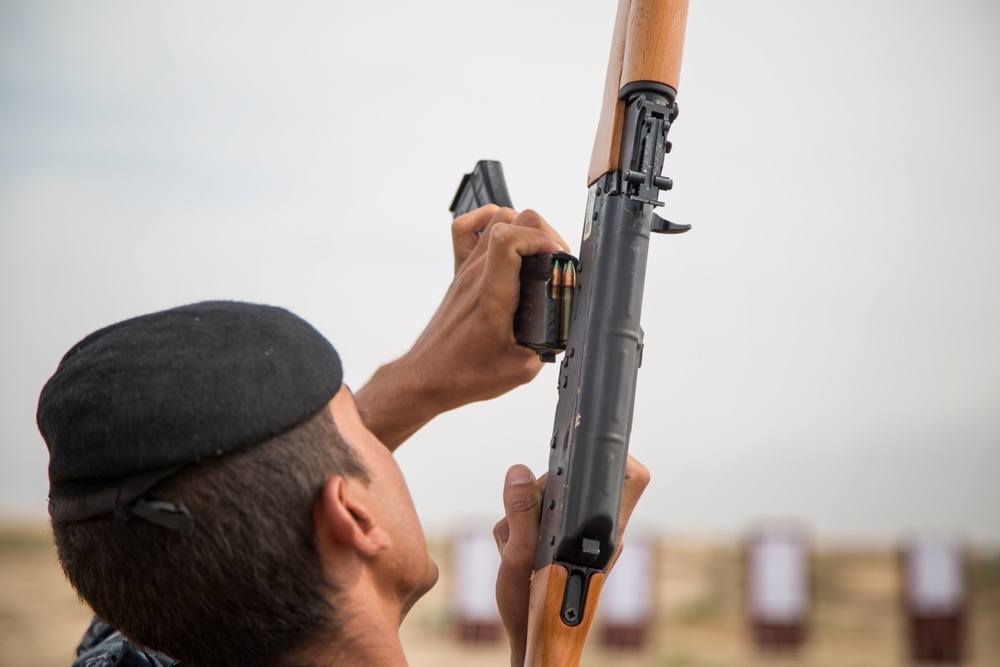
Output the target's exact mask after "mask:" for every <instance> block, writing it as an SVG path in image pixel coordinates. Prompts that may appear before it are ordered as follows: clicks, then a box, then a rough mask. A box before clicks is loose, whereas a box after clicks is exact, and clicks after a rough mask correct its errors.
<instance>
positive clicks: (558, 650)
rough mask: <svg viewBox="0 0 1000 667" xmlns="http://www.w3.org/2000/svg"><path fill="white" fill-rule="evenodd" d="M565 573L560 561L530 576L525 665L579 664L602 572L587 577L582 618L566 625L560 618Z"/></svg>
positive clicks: (530, 666) (566, 574)
mask: <svg viewBox="0 0 1000 667" xmlns="http://www.w3.org/2000/svg"><path fill="white" fill-rule="evenodd" d="M568 578H569V573H568V572H567V571H566V568H564V567H563V566H562V565H555V564H553V565H549V566H548V567H545V568H543V569H541V570H538V571H537V572H535V573H534V575H533V576H532V578H531V602H530V604H529V613H528V651H527V654H526V655H525V659H524V665H525V667H567V666H568V665H579V664H580V659H581V658H582V657H583V647H584V646H585V645H586V644H587V634H588V633H589V632H590V626H591V625H592V624H593V622H594V613H595V612H596V611H597V598H598V597H599V596H600V594H601V587H602V586H603V585H604V575H603V574H595V575H593V576H592V577H591V578H590V585H589V587H588V589H587V601H586V604H585V605H584V610H585V611H584V614H583V619H582V620H581V621H580V623H579V624H578V625H575V626H573V627H570V626H567V625H565V624H564V623H563V622H562V619H561V618H560V613H559V612H560V609H561V608H562V603H563V594H564V593H565V591H566V580H567V579H568Z"/></svg>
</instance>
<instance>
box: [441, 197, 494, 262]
mask: <svg viewBox="0 0 1000 667" xmlns="http://www.w3.org/2000/svg"><path fill="white" fill-rule="evenodd" d="M499 210H500V207H499V206H497V205H496V204H487V205H486V206H482V207H480V208H477V209H476V210H474V211H469V212H468V213H466V214H465V215H460V216H458V217H457V218H455V220H454V222H452V223H451V240H452V247H453V248H454V250H455V271H456V272H458V267H460V266H461V265H462V262H464V261H465V260H466V259H467V258H468V257H469V255H470V254H472V251H473V250H475V249H476V244H477V243H478V242H479V237H480V235H481V234H482V233H483V230H485V229H486V225H488V224H489V222H490V220H492V219H493V216H494V215H495V214H496V212H497V211H499Z"/></svg>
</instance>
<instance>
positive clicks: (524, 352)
mask: <svg viewBox="0 0 1000 667" xmlns="http://www.w3.org/2000/svg"><path fill="white" fill-rule="evenodd" d="M452 239H453V244H454V251H455V278H454V280H453V281H452V284H451V287H450V288H449V289H448V292H447V293H446V294H445V296H444V299H443V300H442V302H441V305H440V306H439V307H438V309H437V312H436V313H435V314H434V317H433V318H432V319H431V321H430V323H429V324H428V325H427V328H426V329H424V331H423V333H422V334H421V335H420V337H419V338H418V339H417V342H416V343H414V345H413V347H412V349H411V350H410V351H409V352H407V353H406V354H405V355H403V356H402V357H401V358H400V359H398V360H396V361H394V362H392V363H391V364H387V365H386V366H383V367H381V368H380V369H379V370H378V371H376V373H375V375H374V376H373V377H372V379H371V380H370V381H369V382H368V384H366V385H365V386H364V387H362V388H361V390H360V391H358V392H357V394H356V399H357V402H358V407H359V409H360V411H361V415H362V418H363V419H364V421H365V424H366V425H367V426H368V428H369V429H370V430H371V431H372V432H373V433H374V434H375V435H376V436H378V437H379V438H380V439H381V440H382V442H383V443H385V445H386V446H387V447H389V449H395V448H396V447H397V446H399V444H401V443H402V442H403V441H404V440H406V439H407V438H408V437H410V436H411V435H412V434H413V433H415V432H416V431H417V430H418V429H419V428H420V427H421V426H423V425H424V424H426V423H427V422H429V421H430V420H431V419H433V418H434V417H435V416H437V415H439V414H441V413H442V412H446V411H448V410H452V409H454V408H457V407H460V406H462V405H466V404H468V403H472V402H474V401H482V400H486V399H490V398H495V397H497V396H500V395H501V394H503V393H505V392H507V391H509V390H511V389H513V388H514V387H516V386H518V385H521V384H524V383H525V382H528V381H529V380H531V379H532V378H534V377H535V375H537V374H538V371H539V370H540V369H541V367H542V364H541V362H540V361H539V360H538V357H537V355H536V354H535V353H534V352H532V351H531V350H529V349H528V348H526V347H524V346H522V345H518V343H517V341H516V340H515V339H514V325H513V322H514V312H515V311H516V310H517V302H518V297H519V293H520V282H519V280H518V276H519V274H520V271H521V258H522V257H526V256H528V255H536V254H539V253H545V252H556V251H560V250H562V251H568V250H569V248H568V246H567V245H566V243H565V242H564V241H563V240H562V238H560V237H559V234H557V233H556V232H555V230H553V229H552V228H551V227H550V226H549V225H548V223H547V222H545V220H543V219H542V217H541V216H539V215H538V214H537V213H535V212H534V211H530V210H529V211H522V212H521V213H516V212H515V211H513V210H511V209H502V208H498V207H496V206H493V205H490V206H484V207H482V208H479V209H476V210H475V211H472V212H470V213H467V214H465V215H463V216H460V217H458V218H456V219H455V221H454V223H453V224H452Z"/></svg>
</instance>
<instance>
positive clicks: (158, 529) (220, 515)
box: [38, 302, 432, 665]
mask: <svg viewBox="0 0 1000 667" xmlns="http://www.w3.org/2000/svg"><path fill="white" fill-rule="evenodd" d="M341 380H342V371H341V365H340V360H339V358H338V356H337V353H336V351H335V350H334V349H333V347H332V346H330V344H329V343H328V342H327V341H326V340H325V339H324V338H323V337H322V336H321V335H320V334H319V333H318V332H316V331H315V329H313V328H312V327H311V326H309V325H308V324H307V323H306V322H304V321H303V320H301V319H299V318H298V317H296V316H294V315H292V314H291V313H288V312H287V311H284V310H281V309H278V308H272V307H267V306H258V305H253V304H243V303H232V302H208V303H201V304H194V305H191V306H184V307H181V308H175V309H172V310H168V311H163V312H160V313H153V314H151V315H146V316H143V317H139V318H134V319H132V320H126V321H125V322H121V323H119V324H116V325H113V326H110V327H107V328H105V329H102V330H100V331H98V332H95V333H94V334H91V335H90V336H88V337H87V338H85V339H84V340H83V341H81V342H80V343H78V344H77V345H76V346H75V347H74V348H72V349H71V350H70V351H69V352H68V353H67V354H66V356H65V357H64V358H63V360H62V362H61V363H60V365H59V368H58V369H57V371H56V373H55V374H54V375H53V377H52V378H51V379H50V380H49V382H48V383H47V384H46V386H45V388H44V389H43V391H42V394H41V397H40V399H39V409H38V423H39V428H40V430H41V432H42V435H43V436H44V437H45V440H46V443H47V445H48V447H49V450H50V457H51V458H50V466H49V477H50V505H49V509H50V513H51V515H52V523H53V531H54V533H55V538H56V543H57V546H58V549H59V555H60V560H61V561H62V564H63V568H64V569H65V571H66V573H67V576H68V577H69V579H70V581H71V582H72V583H73V585H74V586H75V587H76V589H77V591H78V592H79V593H80V595H81V597H83V598H84V599H85V600H86V601H87V602H88V603H89V604H90V605H91V606H92V607H93V608H94V610H95V611H96V612H97V613H98V615H100V616H101V617H102V618H103V619H104V620H106V621H108V622H109V623H110V624H112V625H114V626H115V627H117V628H118V629H119V630H121V631H122V632H123V633H124V634H125V635H126V636H128V637H130V638H131V639H133V640H134V641H136V642H138V643H140V644H144V645H146V646H149V647H151V648H154V649H156V650H159V651H162V652H164V653H168V654H170V655H172V656H173V657H175V658H179V659H181V660H182V661H183V662H185V663H188V664H192V665H229V664H233V665H236V664H239V665H252V664H278V662H279V660H278V659H279V658H281V657H282V656H285V655H287V654H289V653H290V652H299V651H301V650H302V649H303V647H306V646H309V645H316V644H317V643H321V642H322V641H326V640H329V638H330V637H331V636H335V632H336V628H337V626H338V624H339V623H341V622H342V621H343V618H344V617H345V616H346V615H349V614H350V613H351V610H345V609H341V608H340V606H341V605H340V604H339V603H340V602H341V597H342V596H341V589H343V588H349V587H350V586H351V585H352V582H351V581H350V580H349V579H347V578H345V577H344V576H343V573H342V572H340V566H341V565H342V564H343V565H344V566H346V567H348V568H350V567H353V566H354V565H353V564H356V563H357V562H358V561H359V559H360V560H363V561H365V567H366V568H367V569H368V570H371V569H373V568H374V571H376V572H382V571H384V572H386V573H395V572H397V571H398V568H397V569H396V570H394V569H392V567H389V566H388V565H386V564H385V561H387V560H390V559H391V558H396V557H397V556H396V554H398V553H399V552H400V549H398V548H393V546H394V544H396V543H400V546H403V547H408V546H417V547H419V548H422V549H423V554H421V555H420V558H423V559H424V560H426V555H425V554H426V546H425V545H424V544H423V536H422V533H421V532H420V529H419V524H417V523H416V514H415V512H414V511H413V510H412V503H411V502H409V496H408V495H407V492H406V490H405V485H404V484H403V483H402V478H401V476H400V477H398V479H397V478H396V477H395V475H398V468H396V469H395V471H393V467H394V466H395V463H394V461H392V460H391V456H389V453H388V451H387V450H385V449H384V448H383V447H381V446H380V443H378V440H377V439H376V438H375V437H374V436H372V435H371V433H369V432H368V431H367V429H365V428H364V426H363V424H361V422H360V418H358V417H357V409H356V407H355V406H354V402H353V397H351V396H350V392H349V391H346V388H342V383H341ZM341 422H343V424H344V433H345V435H344V436H342V434H341V432H340V429H339V428H338V427H340V425H341ZM376 445H378V447H376ZM379 449H381V451H379ZM383 455H384V456H385V457H388V459H389V460H388V461H386V460H385V459H384V458H383ZM390 464H391V465H390ZM394 501H396V502H395V503H394ZM397 505H398V506H397ZM338 507H341V508H346V509H344V510H342V511H346V512H347V513H348V519H349V521H353V522H354V523H353V525H354V528H353V529H352V527H351V526H350V525H347V524H346V523H345V524H344V525H342V526H337V525H336V522H334V524H333V525H331V519H332V518H333V517H334V515H335V514H336V511H337V508H338ZM359 515H360V516H359ZM394 517H395V518H398V519H399V522H398V524H392V519H393V518H394ZM345 521H347V520H345ZM365 522H367V524H366V523H365ZM359 526H362V528H360V529H359V528H358V527H359ZM365 526H367V527H365ZM351 530H355V532H357V531H358V530H361V532H364V531H365V530H367V532H368V534H369V535H376V537H378V536H379V535H381V537H380V538H379V539H377V540H376V544H374V546H372V545H368V547H370V548H369V549H368V551H369V553H364V549H365V548H366V546H365V543H364V540H356V539H354V538H352V537H351V536H350V533H351ZM380 531H381V532H380ZM408 540H409V541H412V542H413V544H412V545H411V544H406V542H407V541H408ZM409 555H410V557H411V558H413V557H414V554H412V553H411V554H409ZM348 556H350V557H348ZM420 558H418V561H419V560H420ZM393 567H395V565H393ZM417 569H419V568H417ZM424 569H426V567H425V568H424ZM413 571H415V568H414V567H413V566H410V568H409V570H407V572H413ZM392 578H393V577H391V576H390V577H388V579H392ZM408 578H413V577H409V575H407V576H399V577H396V579H399V581H398V582H396V583H395V584H393V585H395V586H397V587H398V588H400V589H406V588H410V589H414V592H415V593H416V594H419V592H422V590H425V589H426V580H428V579H430V575H429V574H427V573H422V574H420V575H419V576H417V577H416V578H418V579H421V583H420V585H414V584H413V583H412V582H408V581H407V580H408ZM431 583H432V581H431ZM416 589H420V590H416ZM331 633H332V634H331Z"/></svg>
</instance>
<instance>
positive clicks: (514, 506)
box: [506, 487, 538, 514]
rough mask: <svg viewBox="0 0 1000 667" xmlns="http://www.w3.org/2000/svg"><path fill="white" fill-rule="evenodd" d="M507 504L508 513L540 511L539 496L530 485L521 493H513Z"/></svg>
mask: <svg viewBox="0 0 1000 667" xmlns="http://www.w3.org/2000/svg"><path fill="white" fill-rule="evenodd" d="M506 504H507V513H508V514H526V513H528V512H537V511H538V498H537V496H536V494H535V493H534V490H533V489H531V488H530V487H529V488H527V489H524V490H523V491H522V492H521V493H511V494H510V496H509V497H508V498H507V503H506Z"/></svg>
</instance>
